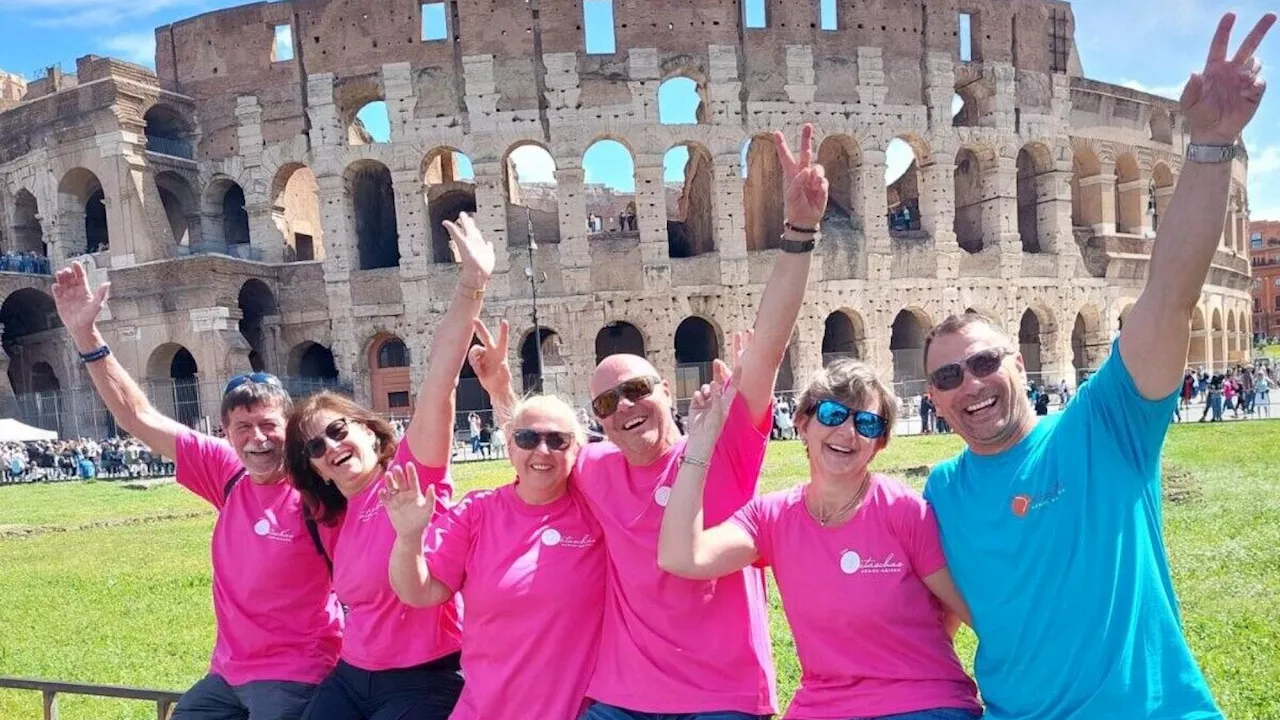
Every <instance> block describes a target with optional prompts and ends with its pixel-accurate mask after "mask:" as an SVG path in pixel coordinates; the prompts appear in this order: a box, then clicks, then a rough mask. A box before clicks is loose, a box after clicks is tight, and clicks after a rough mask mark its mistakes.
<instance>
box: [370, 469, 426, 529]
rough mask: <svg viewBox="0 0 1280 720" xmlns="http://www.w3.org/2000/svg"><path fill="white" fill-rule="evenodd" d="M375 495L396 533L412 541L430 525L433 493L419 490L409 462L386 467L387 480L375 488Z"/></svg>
mask: <svg viewBox="0 0 1280 720" xmlns="http://www.w3.org/2000/svg"><path fill="white" fill-rule="evenodd" d="M378 499H380V500H381V501H382V506H383V507H385V508H386V509H387V517H388V518H390V519H391V525H392V527H394V528H395V529H396V535H398V536H400V537H402V538H409V539H413V540H415V541H420V540H421V539H422V533H424V532H426V531H427V526H429V525H431V516H432V515H433V514H434V513H435V510H436V497H435V495H431V494H424V493H423V492H422V485H420V484H419V483H418V470H417V469H416V468H415V467H414V466H413V465H407V466H402V465H396V466H394V467H392V468H391V469H390V470H388V471H387V482H386V483H385V484H384V485H383V486H382V489H381V490H379V491H378Z"/></svg>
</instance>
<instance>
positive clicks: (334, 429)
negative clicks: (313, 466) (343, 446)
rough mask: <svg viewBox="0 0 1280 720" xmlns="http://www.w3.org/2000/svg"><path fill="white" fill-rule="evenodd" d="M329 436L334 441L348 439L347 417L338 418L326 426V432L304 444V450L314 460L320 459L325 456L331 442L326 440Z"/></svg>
mask: <svg viewBox="0 0 1280 720" xmlns="http://www.w3.org/2000/svg"><path fill="white" fill-rule="evenodd" d="M325 438H329V439H330V440H332V441H334V442H342V441H343V440H346V439H347V419H346V418H338V419H337V420H334V421H333V422H331V423H329V424H328V425H327V426H325V429H324V434H322V435H320V436H318V437H313V438H311V439H310V440H308V441H306V442H305V443H303V444H302V451H303V452H305V453H306V454H307V457H309V458H311V459H312V460H319V459H320V458H322V457H324V451H325V450H327V449H328V448H329V443H328V442H326V441H325Z"/></svg>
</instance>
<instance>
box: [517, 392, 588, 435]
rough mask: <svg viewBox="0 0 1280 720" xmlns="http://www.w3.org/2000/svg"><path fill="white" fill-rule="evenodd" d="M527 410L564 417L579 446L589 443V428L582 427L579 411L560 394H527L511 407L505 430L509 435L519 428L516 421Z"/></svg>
mask: <svg viewBox="0 0 1280 720" xmlns="http://www.w3.org/2000/svg"><path fill="white" fill-rule="evenodd" d="M526 410H542V411H543V412H546V413H548V414H550V415H554V416H556V417H560V418H563V419H564V420H565V421H567V422H568V423H569V429H570V432H572V433H573V438H574V440H576V441H577V442H578V447H582V446H584V445H586V444H587V429H586V428H584V427H582V423H581V422H579V421H578V413H577V412H576V411H575V410H574V409H573V406H572V405H570V404H569V402H568V401H567V400H565V399H564V398H561V397H560V396H558V395H526V396H525V397H523V398H521V399H520V402H518V403H516V406H515V407H513V408H511V419H510V420H509V421H507V423H506V425H505V427H504V428H503V429H504V431H505V432H506V433H507V437H510V436H511V432H512V431H513V430H516V429H518V428H519V424H518V423H517V422H516V421H517V420H518V419H519V418H520V416H521V415H523V414H524V413H525V411H526Z"/></svg>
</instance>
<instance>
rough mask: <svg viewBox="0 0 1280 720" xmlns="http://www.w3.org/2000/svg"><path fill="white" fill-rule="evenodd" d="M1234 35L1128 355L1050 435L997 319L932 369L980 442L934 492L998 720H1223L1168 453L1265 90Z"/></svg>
mask: <svg viewBox="0 0 1280 720" xmlns="http://www.w3.org/2000/svg"><path fill="white" fill-rule="evenodd" d="M1233 21H1234V15H1231V14H1227V15H1226V16H1225V17H1224V18H1223V20H1222V22H1221V23H1220V24H1219V26H1218V30H1217V33H1216V34H1215V36H1214V39H1213V43H1212V46H1211V49H1210V51H1209V61H1208V64H1207V65H1206V66H1205V69H1204V71H1203V72H1202V73H1198V74H1196V75H1193V76H1192V77H1191V80H1190V82H1188V83H1187V87H1186V89H1185V90H1184V91H1183V94H1182V108H1183V111H1184V113H1185V118H1186V125H1187V130H1188V133H1189V134H1190V139H1191V144H1190V146H1189V147H1188V150H1187V162H1186V164H1185V165H1184V166H1183V170H1182V175H1181V177H1180V179H1179V182H1178V187H1177V190H1176V191H1175V193H1174V197H1173V202H1171V203H1169V216H1168V217H1167V218H1164V219H1162V222H1161V223H1160V231H1159V234H1158V235H1157V236H1156V240H1155V247H1154V251H1153V252H1152V255H1151V263H1150V270H1149V274H1148V279H1147V285H1146V287H1145V288H1144V290H1143V292H1142V295H1141V297H1140V298H1139V299H1138V301H1137V303H1136V304H1135V305H1134V308H1133V312H1132V314H1131V315H1130V316H1129V318H1128V320H1127V321H1126V322H1125V323H1124V328H1123V330H1122V331H1121V333H1120V337H1119V339H1118V340H1117V341H1116V342H1115V343H1114V345H1113V347H1112V351H1111V355H1110V357H1108V358H1107V360H1106V362H1104V363H1103V365H1102V367H1101V368H1099V369H1098V371H1097V372H1096V373H1095V374H1094V375H1093V377H1092V378H1091V379H1090V380H1089V382H1088V384H1086V385H1082V386H1081V387H1080V389H1079V392H1078V393H1077V395H1076V397H1075V399H1074V400H1073V401H1072V402H1071V403H1070V404H1069V405H1067V406H1066V408H1064V409H1063V411H1062V412H1060V413H1058V414H1056V415H1052V416H1049V417H1045V418H1042V419H1041V420H1040V421H1039V422H1038V423H1037V422H1036V420H1035V418H1034V417H1033V415H1032V412H1031V407H1030V405H1029V404H1028V402H1027V400H1026V398H1025V396H1024V394H1023V387H1024V385H1025V383H1026V378H1025V372H1024V368H1023V360H1022V356H1021V355H1020V354H1019V353H1018V352H1017V350H1016V349H1015V348H1016V347H1017V346H1016V345H1014V344H1013V343H1014V341H1013V340H1012V339H1011V338H1010V337H1009V336H1008V335H1007V334H1005V333H1004V332H1003V331H1002V330H1000V329H998V328H997V327H995V326H994V325H992V324H991V323H990V322H989V321H987V320H985V319H983V318H981V317H979V316H976V315H965V316H953V317H950V318H948V319H947V320H946V321H944V322H943V323H942V324H941V325H939V326H938V327H937V328H935V329H934V330H933V331H932V332H930V334H929V337H928V338H927V339H926V340H925V345H924V362H925V367H926V370H927V372H928V383H929V389H930V392H931V394H932V395H933V397H934V399H935V400H936V402H937V407H938V414H939V417H942V418H945V419H946V420H947V422H949V423H950V424H951V426H952V427H953V428H954V430H955V431H956V432H957V433H959V434H960V436H961V437H963V438H964V439H965V441H966V442H967V443H968V446H969V447H968V449H967V450H965V451H964V452H963V453H961V454H960V455H959V456H958V457H956V458H953V459H951V460H949V461H947V462H944V463H942V464H940V465H938V466H937V467H936V468H934V470H933V472H932V474H931V475H930V477H929V481H928V484H927V485H926V487H925V498H926V499H927V500H928V501H929V502H930V503H931V504H932V506H933V508H934V511H935V513H936V515H937V517H938V522H939V525H940V526H941V531H942V541H943V549H944V550H945V552H946V556H947V563H948V565H949V566H950V568H951V573H952V575H953V577H954V578H955V581H956V585H957V586H958V587H959V588H960V591H961V593H962V594H963V595H964V597H965V600H967V601H968V604H969V607H970V609H971V610H972V615H973V627H974V630H975V632H976V633H977V636H978V652H977V659H976V661H975V664H974V670H975V674H976V676H977V680H978V686H979V688H981V691H982V696H983V700H984V701H985V702H986V711H987V715H986V716H987V717H988V718H989V719H990V720H1076V719H1079V720H1084V719H1086V718H1088V719H1092V718H1161V719H1163V720H1192V719H1193V718H1194V719H1195V720H1211V719H1214V718H1221V717H1222V713H1221V711H1220V710H1218V708H1217V707H1216V706H1215V704H1214V701H1213V698H1212V696H1211V695H1210V693H1209V689H1208V687H1207V685H1206V683H1205V679H1204V676H1203V675H1202V674H1201V672H1200V669H1199V667H1197V665H1196V662H1195V659H1194V658H1193V657H1192V656H1191V651H1190V649H1189V648H1188V646H1187V642H1186V639H1185V638H1184V637H1183V634H1182V627H1181V620H1180V618H1179V613H1178V605H1177V599H1176V597H1175V595H1174V591H1173V584H1172V581H1171V579H1170V574H1169V567H1168V560H1167V558H1166V556H1165V551H1164V540H1163V527H1162V525H1163V523H1162V507H1161V505H1162V502H1161V500H1162V498H1161V489H1160V452H1161V447H1162V445H1163V443H1164V438H1165V434H1166V433H1167V431H1168V426H1169V419H1170V417H1171V416H1172V415H1173V409H1174V407H1175V405H1176V403H1177V402H1178V390H1179V387H1180V385H1181V382H1182V370H1183V367H1184V365H1185V363H1186V356H1187V344H1188V340H1189V337H1190V334H1189V333H1190V330H1189V328H1190V322H1191V314H1192V311H1193V309H1194V308H1195V306H1196V303H1197V302H1198V301H1199V298H1200V292H1201V287H1202V286H1203V284H1204V280H1205V275H1206V273H1207V272H1208V269H1209V264H1210V262H1211V261H1212V259H1213V256H1214V252H1215V250H1216V248H1217V246H1218V239H1219V236H1220V234H1221V232H1222V222H1223V217H1224V216H1225V213H1226V205H1227V192H1228V186H1229V183H1230V179H1231V162H1230V161H1231V159H1232V158H1233V157H1234V155H1235V153H1236V152H1237V148H1236V146H1235V143H1236V141H1237V138H1239V137H1240V133H1241V131H1242V130H1243V129H1244V126H1245V124H1246V123H1248V121H1249V120H1250V118H1252V117H1253V114H1254V112H1255V111H1256V110H1257V107H1258V102H1259V101H1260V99H1261V97H1262V92H1263V89H1264V86H1263V84H1262V82H1261V81H1260V80H1259V79H1258V73H1259V70H1260V65H1259V63H1258V61H1257V60H1256V59H1255V58H1253V52H1254V51H1255V50H1256V49H1257V48H1258V46H1259V44H1260V43H1261V42H1262V38H1263V36H1264V35H1265V34H1266V32H1267V30H1268V29H1269V28H1270V27H1271V25H1272V24H1273V23H1274V22H1275V15H1272V14H1267V15H1266V16H1265V17H1264V18H1263V19H1262V20H1261V21H1260V22H1259V23H1258V24H1257V26H1256V27H1255V28H1254V29H1253V31H1252V32H1251V33H1250V34H1249V36H1248V37H1247V38H1246V39H1245V40H1244V43H1243V45H1242V46H1241V48H1240V50H1239V52H1238V53H1237V54H1236V56H1235V57H1234V58H1233V59H1228V56H1227V45H1228V40H1229V37H1230V31H1231V25H1232V23H1233Z"/></svg>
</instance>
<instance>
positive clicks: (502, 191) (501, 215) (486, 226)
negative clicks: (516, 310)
mask: <svg viewBox="0 0 1280 720" xmlns="http://www.w3.org/2000/svg"><path fill="white" fill-rule="evenodd" d="M472 167H474V169H475V174H476V180H475V182H476V225H477V226H478V227H479V228H480V231H481V232H483V233H484V236H485V237H486V238H488V239H489V242H491V243H493V253H494V257H495V264H494V268H493V277H492V278H490V280H489V297H490V298H498V297H509V296H510V295H511V285H512V284H513V283H514V282H524V276H523V275H520V276H519V278H518V279H513V278H512V277H511V258H510V256H509V254H508V252H509V251H508V249H507V248H508V242H509V239H508V238H507V189H506V186H505V185H503V182H502V179H503V178H502V163H501V162H500V161H497V160H491V161H486V162H473V164H472ZM517 272H518V273H522V272H523V270H517ZM444 293H450V295H445V294H444ZM452 293H453V288H452V287H450V288H448V289H443V288H439V289H436V292H435V293H433V297H434V298H435V299H437V300H440V301H447V300H448V298H449V297H451V296H452V295H451V294H452Z"/></svg>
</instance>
